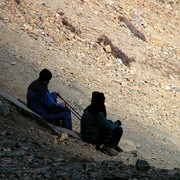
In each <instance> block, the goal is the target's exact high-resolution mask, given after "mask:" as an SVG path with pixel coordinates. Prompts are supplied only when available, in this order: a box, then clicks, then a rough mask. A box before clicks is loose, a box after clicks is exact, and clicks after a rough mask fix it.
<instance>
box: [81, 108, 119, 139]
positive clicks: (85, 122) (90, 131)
mask: <svg viewBox="0 0 180 180" xmlns="http://www.w3.org/2000/svg"><path fill="white" fill-rule="evenodd" d="M117 127H118V125H117V124H116V123H114V122H112V121H110V120H108V119H106V117H105V115H104V113H103V112H102V111H100V112H98V113H97V114H96V116H94V115H92V114H91V113H90V112H89V111H88V110H86V111H85V112H84V113H83V115H82V117H81V135H82V139H83V140H84V141H86V142H94V141H96V140H97V138H98V137H99V135H100V134H101V133H102V132H103V131H105V132H108V131H112V130H114V129H115V128H117Z"/></svg>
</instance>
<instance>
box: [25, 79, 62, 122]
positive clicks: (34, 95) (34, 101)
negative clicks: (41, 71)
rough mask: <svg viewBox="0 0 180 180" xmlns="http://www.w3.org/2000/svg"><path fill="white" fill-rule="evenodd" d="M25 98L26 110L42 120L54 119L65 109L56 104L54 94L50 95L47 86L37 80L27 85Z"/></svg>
mask: <svg viewBox="0 0 180 180" xmlns="http://www.w3.org/2000/svg"><path fill="white" fill-rule="evenodd" d="M26 97H27V105H28V108H30V109H31V110H33V111H34V112H36V113H37V114H38V115H40V116H41V117H43V118H44V119H56V118H58V113H59V112H62V111H63V110H64V109H65V108H64V107H63V105H62V104H60V103H56V98H57V96H56V93H54V92H53V93H50V92H49V90H48V88H47V85H45V84H43V83H42V82H40V81H39V80H35V81H33V82H32V83H31V84H30V85H29V87H28V90H27V95H26Z"/></svg>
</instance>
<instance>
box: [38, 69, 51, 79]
mask: <svg viewBox="0 0 180 180" xmlns="http://www.w3.org/2000/svg"><path fill="white" fill-rule="evenodd" d="M51 78H52V73H51V71H49V70H48V69H43V70H42V71H41V72H40V73H39V80H40V81H42V82H47V81H49V80H50V79H51Z"/></svg>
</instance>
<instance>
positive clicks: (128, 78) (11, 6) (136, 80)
mask: <svg viewBox="0 0 180 180" xmlns="http://www.w3.org/2000/svg"><path fill="white" fill-rule="evenodd" d="M0 64H1V65H0V71H1V76H0V91H2V92H6V93H8V94H9V95H10V96H12V97H14V98H16V99H18V98H20V99H22V100H24V101H25V100H26V97H25V95H26V89H27V86H28V84H29V83H30V82H31V81H32V80H34V79H36V78H37V77H38V73H39V71H40V70H42V69H43V68H48V69H50V70H51V71H52V73H53V79H52V81H51V83H50V85H49V89H50V90H55V91H59V93H60V94H61V95H62V97H64V98H65V99H66V100H67V101H68V102H69V103H70V104H71V105H72V106H73V107H74V108H75V109H76V110H77V111H78V112H79V113H80V114H82V112H83V109H84V108H85V107H86V106H87V105H88V104H89V103H90V97H91V93H92V91H94V90H99V91H102V92H104V93H105V96H106V102H107V112H108V118H109V119H112V120H116V119H120V120H121V121H122V123H123V129H124V134H123V138H124V139H129V140H131V141H132V142H134V144H135V145H136V147H137V149H138V153H139V156H140V157H142V158H144V159H146V160H148V162H149V163H150V164H151V165H153V166H156V167H160V168H179V167H180V159H179V158H178V157H180V4H179V1H178V0H176V1H175V0H174V1H173V0H171V1H170V0H167V1H166V0H164V1H158V0H153V1H143V0H141V1H140V0H139V1H137V0H134V1H126V0H123V1H121V2H119V1H118V0H112V1H111V0H91V1H90V0H77V1H71V0H62V1H58V0H53V1H49V0H44V1H40V0H36V1H35V0H1V1H0ZM73 119H74V125H73V126H74V129H75V130H76V131H79V121H78V120H77V118H76V117H73ZM72 144H73V145H72V146H78V144H76V142H73V143H72ZM70 147H71V146H70ZM71 149H72V148H71ZM100 159H101V158H100ZM100 159H98V158H97V159H96V160H100ZM103 159H106V156H105V157H103Z"/></svg>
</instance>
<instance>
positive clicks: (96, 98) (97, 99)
mask: <svg viewBox="0 0 180 180" xmlns="http://www.w3.org/2000/svg"><path fill="white" fill-rule="evenodd" d="M104 100H105V97H104V94H103V93H101V92H98V91H94V92H93V93H92V98H91V103H92V104H102V103H104Z"/></svg>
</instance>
